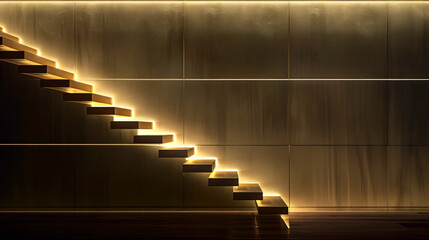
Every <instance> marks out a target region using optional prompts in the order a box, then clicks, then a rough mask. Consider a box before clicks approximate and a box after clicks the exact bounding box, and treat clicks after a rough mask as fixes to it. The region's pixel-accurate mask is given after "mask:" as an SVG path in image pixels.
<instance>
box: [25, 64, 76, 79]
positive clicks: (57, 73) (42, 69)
mask: <svg viewBox="0 0 429 240" xmlns="http://www.w3.org/2000/svg"><path fill="white" fill-rule="evenodd" d="M18 71H19V73H21V74H25V75H29V76H33V77H37V78H40V79H70V80H73V79H74V74H73V73H70V72H67V71H64V70H61V69H58V68H54V67H51V66H47V65H22V66H18Z"/></svg>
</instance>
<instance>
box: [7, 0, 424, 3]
mask: <svg viewBox="0 0 429 240" xmlns="http://www.w3.org/2000/svg"><path fill="white" fill-rule="evenodd" d="M79 2H82V3H327V2H336V3H424V2H429V1H428V0H420V1H415V0H413V1H403V0H398V1H395V0H365V1H355V0H354V1H347V0H332V1H330V0H321V1H314V0H310V1H302V0H297V1H294V0H290V1H284V0H278V1H276V0H267V1H261V0H255V1H249V0H244V1H237V0H233V1H225V0H220V1H216V0H209V1H207V0H205V1H199V0H177V1H171V0H169V1H162V0H160V1H153V0H149V1H141V0H136V1H129V0H127V1H109V0H107V1H103V0H100V1H87V0H82V1H77V0H64V1H37V0H36V1H28V0H22V1H21V0H16V1H1V2H0V3H79Z"/></svg>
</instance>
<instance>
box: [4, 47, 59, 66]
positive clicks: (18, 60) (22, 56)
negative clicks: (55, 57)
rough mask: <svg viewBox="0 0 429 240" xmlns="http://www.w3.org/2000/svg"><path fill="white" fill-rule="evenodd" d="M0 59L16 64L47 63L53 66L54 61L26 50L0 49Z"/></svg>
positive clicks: (54, 64)
mask: <svg viewBox="0 0 429 240" xmlns="http://www.w3.org/2000/svg"><path fill="white" fill-rule="evenodd" d="M0 60H2V61H5V62H9V63H12V64H16V65H35V64H36V65H38V64H40V65H48V66H51V67H55V66H56V63H55V61H52V60H50V59H47V58H44V57H40V56H38V55H36V54H33V53H29V52H26V51H0Z"/></svg>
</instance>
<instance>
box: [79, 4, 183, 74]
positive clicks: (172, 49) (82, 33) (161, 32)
mask: <svg viewBox="0 0 429 240" xmlns="http://www.w3.org/2000/svg"><path fill="white" fill-rule="evenodd" d="M182 14H183V5H182V4H181V3H127V4H120V3H116V4H104V3H78V4H76V30H77V32H76V41H77V42H76V56H77V59H76V60H77V72H78V74H79V76H80V77H82V78H155V79H156V78H181V77H182V75H183V74H182V49H183V46H182V45H183V44H182V38H183V37H182V26H183V23H182V19H183V16H182Z"/></svg>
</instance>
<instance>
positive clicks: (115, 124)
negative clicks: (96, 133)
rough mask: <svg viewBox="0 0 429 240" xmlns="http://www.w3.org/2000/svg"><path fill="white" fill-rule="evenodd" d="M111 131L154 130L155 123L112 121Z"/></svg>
mask: <svg viewBox="0 0 429 240" xmlns="http://www.w3.org/2000/svg"><path fill="white" fill-rule="evenodd" d="M110 128H111V129H153V122H146V121H112V122H110Z"/></svg>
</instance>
